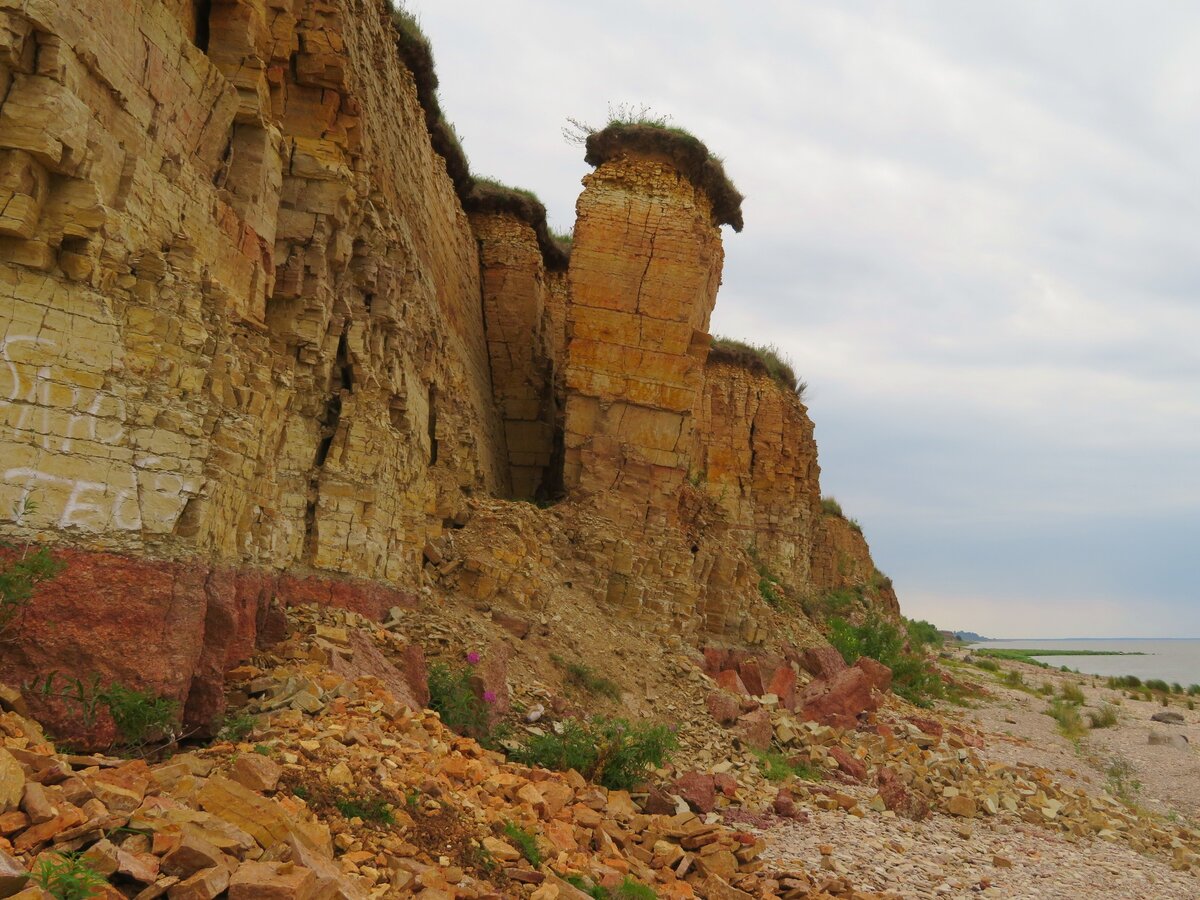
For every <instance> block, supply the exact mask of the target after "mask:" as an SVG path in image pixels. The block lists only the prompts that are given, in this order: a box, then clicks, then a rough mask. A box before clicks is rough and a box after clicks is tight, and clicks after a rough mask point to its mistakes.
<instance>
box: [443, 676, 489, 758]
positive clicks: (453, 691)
mask: <svg viewBox="0 0 1200 900" xmlns="http://www.w3.org/2000/svg"><path fill="white" fill-rule="evenodd" d="M429 708H430V709H432V710H433V711H434V712H436V713H437V714H438V715H439V716H441V719H442V722H443V723H444V724H445V725H446V727H447V728H449V729H450V730H451V731H454V732H456V733H458V734H461V735H465V736H467V737H472V738H475V739H476V740H482V739H483V738H486V737H487V736H488V732H489V730H490V728H489V726H490V721H489V716H488V707H487V704H486V703H484V701H483V700H482V699H480V698H479V696H477V695H476V693H475V690H474V689H473V688H472V687H471V671H470V669H465V668H463V669H457V670H455V669H451V668H450V667H449V666H448V665H446V664H445V663H434V664H433V665H431V666H430V667H429Z"/></svg>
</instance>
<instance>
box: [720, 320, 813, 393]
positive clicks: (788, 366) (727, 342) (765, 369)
mask: <svg viewBox="0 0 1200 900" xmlns="http://www.w3.org/2000/svg"><path fill="white" fill-rule="evenodd" d="M709 358H710V359H712V360H714V361H721V362H732V363H736V364H737V365H742V366H746V367H747V368H751V369H757V370H758V371H760V372H762V373H763V374H765V375H767V376H769V377H770V378H771V379H773V380H774V381H775V382H777V383H778V384H780V385H782V386H783V387H785V388H787V389H788V390H790V391H795V392H796V394H797V395H799V397H800V398H801V399H803V398H804V391H805V390H806V389H807V388H808V384H807V383H805V382H803V381H800V380H799V379H798V378H797V377H796V370H795V368H794V367H793V366H792V361H791V360H790V359H788V358H787V356H785V355H784V353H783V351H782V350H780V349H779V347H777V346H776V345H775V344H752V343H749V342H748V341H740V340H738V339H737V338H731V337H724V336H721V335H718V336H716V337H714V338H713V342H712V348H711V349H710V351H709Z"/></svg>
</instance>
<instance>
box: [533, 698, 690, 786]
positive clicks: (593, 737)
mask: <svg viewBox="0 0 1200 900" xmlns="http://www.w3.org/2000/svg"><path fill="white" fill-rule="evenodd" d="M557 727H558V728H560V729H561V730H556V731H551V732H550V733H548V734H544V735H534V736H532V737H531V738H530V739H529V741H528V742H527V743H526V744H525V745H524V746H523V747H520V748H518V749H517V750H515V751H513V754H512V758H513V759H514V760H515V761H517V762H519V763H523V764H524V765H527V766H541V767H542V768H544V769H555V770H557V771H560V772H565V771H567V770H569V769H574V770H575V771H576V772H578V773H579V774H580V775H582V776H583V777H584V778H586V779H588V780H589V781H595V782H598V783H599V784H601V785H603V786H604V787H606V788H609V789H610V790H630V789H632V788H634V787H636V786H637V785H638V784H640V783H642V782H643V781H645V780H646V777H647V776H648V775H649V774H650V770H651V768H655V767H659V766H662V765H663V764H664V763H665V762H666V761H667V759H668V758H669V757H670V754H671V752H672V751H673V750H674V749H675V747H676V745H677V743H678V741H677V739H676V736H675V733H674V731H672V730H671V729H670V728H668V727H667V726H665V725H650V724H630V723H629V722H627V721H626V720H624V719H610V718H607V717H605V716H594V717H593V718H591V719H588V720H584V719H567V720H565V721H563V722H561V723H559V725H558V726H557Z"/></svg>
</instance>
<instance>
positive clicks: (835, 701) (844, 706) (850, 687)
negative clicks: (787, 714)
mask: <svg viewBox="0 0 1200 900" xmlns="http://www.w3.org/2000/svg"><path fill="white" fill-rule="evenodd" d="M796 702H797V705H798V706H799V708H800V715H801V716H802V717H803V718H804V719H807V720H809V721H813V722H820V723H821V724H822V725H836V726H837V727H839V728H853V727H854V726H855V725H856V724H858V716H859V714H860V713H863V712H868V711H873V710H875V709H878V708H879V700H878V699H877V698H876V695H875V692H874V691H872V689H871V682H870V679H869V678H868V677H867V674H866V673H865V672H864V671H863V670H862V669H859V668H850V669H845V670H844V671H842V672H839V673H838V674H837V675H835V676H834V677H833V678H832V679H830V680H829V681H814V682H813V683H812V684H810V685H809V686H808V687H807V688H806V689H805V691H804V693H803V694H802V695H801V696H800V697H799V698H798V699H797V701H796Z"/></svg>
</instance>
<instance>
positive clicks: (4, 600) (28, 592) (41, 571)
mask: <svg viewBox="0 0 1200 900" xmlns="http://www.w3.org/2000/svg"><path fill="white" fill-rule="evenodd" d="M35 512H37V502H36V501H34V500H33V499H32V498H31V497H26V498H25V499H24V500H23V501H21V502H19V503H16V504H14V505H13V512H12V517H13V519H14V520H15V521H17V522H21V521H23V520H24V519H25V518H26V517H27V516H30V515H33V514H34V513H35ZM0 550H8V551H13V552H14V553H15V554H16V556H15V558H14V559H11V560H9V561H7V562H3V563H0V635H3V634H4V632H5V631H6V630H7V629H8V628H9V627H10V626H11V625H12V624H13V623H14V622H15V621H16V620H17V618H18V616H20V614H21V613H22V611H23V610H24V609H25V607H26V606H27V605H28V604H29V601H30V600H31V599H32V598H33V593H34V590H35V589H36V588H37V586H38V585H39V584H42V583H43V582H46V581H50V580H51V579H53V578H57V577H58V576H59V575H60V574H62V572H63V570H64V569H65V568H66V563H64V562H63V561H62V560H59V559H55V558H54V556H53V555H51V553H50V551H49V550H48V549H47V548H46V547H39V548H37V549H36V550H35V549H32V545H31V544H30V543H29V542H26V543H24V544H21V545H19V546H18V545H16V544H10V543H7V542H0Z"/></svg>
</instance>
